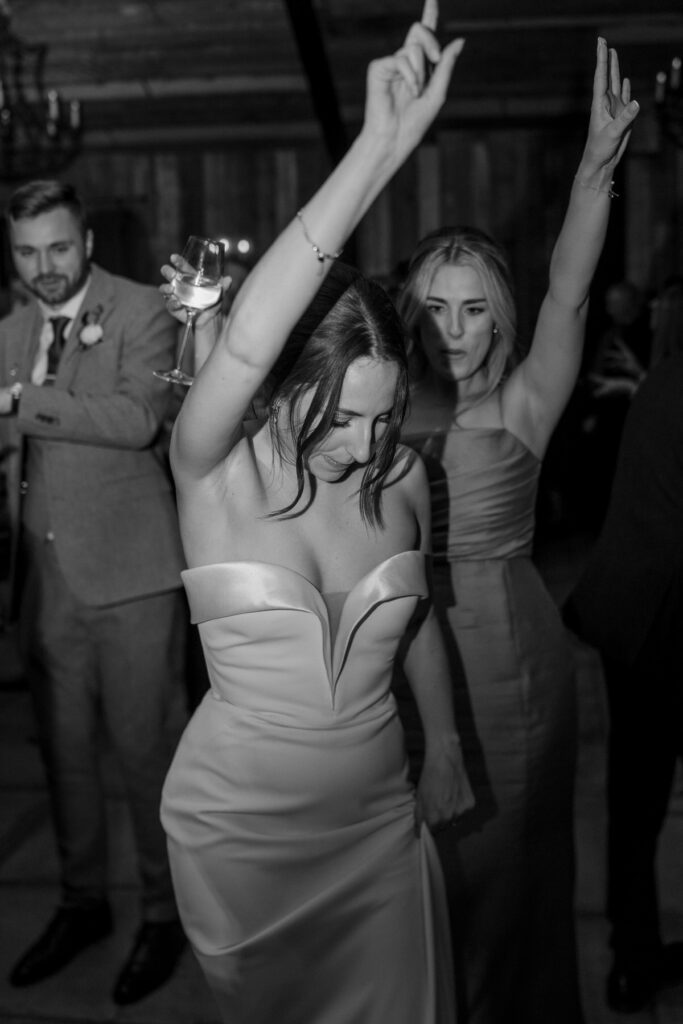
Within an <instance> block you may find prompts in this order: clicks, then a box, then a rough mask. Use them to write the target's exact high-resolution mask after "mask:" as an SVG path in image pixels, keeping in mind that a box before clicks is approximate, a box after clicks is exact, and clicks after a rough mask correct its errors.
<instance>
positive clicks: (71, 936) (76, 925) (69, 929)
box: [9, 903, 112, 986]
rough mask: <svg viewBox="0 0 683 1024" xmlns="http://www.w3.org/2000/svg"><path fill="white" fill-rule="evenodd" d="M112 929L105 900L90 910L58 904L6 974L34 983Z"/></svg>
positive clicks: (20, 983) (20, 981)
mask: <svg viewBox="0 0 683 1024" xmlns="http://www.w3.org/2000/svg"><path fill="white" fill-rule="evenodd" d="M111 930H112V920H111V910H110V909H109V906H108V905H107V904H106V903H104V904H102V906H100V907H95V908H94V909H92V910H83V909H81V908H78V907H60V908H59V909H58V911H57V913H56V914H55V916H54V917H53V918H52V920H51V921H50V923H49V925H48V926H47V928H46V929H45V931H44V932H43V934H42V935H41V936H40V938H39V939H38V941H37V942H35V943H34V944H33V945H32V946H30V947H29V949H28V950H27V951H26V953H24V955H23V956H22V958H21V960H19V962H18V963H17V965H16V966H15V968H14V970H13V971H12V973H11V974H10V976H9V980H10V984H11V985H16V986H23V985H33V983H34V982H36V981H42V980H43V978H49V976H50V975H51V974H56V973H57V971H61V969H62V967H66V965H67V964H68V963H70V962H71V960H73V958H74V957H75V956H77V954H78V953H80V952H81V950H82V949H85V948H86V946H90V945H92V943H93V942H98V941H99V940H100V939H103V938H104V937H105V936H106V935H109V933H110V932H111Z"/></svg>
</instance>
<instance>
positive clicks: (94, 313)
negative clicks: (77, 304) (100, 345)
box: [78, 305, 104, 349]
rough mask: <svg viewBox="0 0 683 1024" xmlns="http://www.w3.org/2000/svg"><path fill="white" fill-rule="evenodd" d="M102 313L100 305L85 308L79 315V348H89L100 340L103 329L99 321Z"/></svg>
mask: <svg viewBox="0 0 683 1024" xmlns="http://www.w3.org/2000/svg"><path fill="white" fill-rule="evenodd" d="M103 313H104V309H103V307H102V306H99V305H98V306H95V308H94V309H89V310H86V312H85V313H84V314H83V316H82V317H81V329H80V331H79V332H78V346H79V348H82V349H83V348H90V347H91V346H92V345H96V344H97V342H98V341H102V338H103V337H104V331H103V329H102V324H101V323H100V317H101V316H102V314H103Z"/></svg>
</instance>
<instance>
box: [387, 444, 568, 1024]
mask: <svg viewBox="0 0 683 1024" xmlns="http://www.w3.org/2000/svg"><path fill="white" fill-rule="evenodd" d="M404 440H405V441H406V442H407V443H409V444H412V445H413V447H415V448H416V449H417V450H419V451H420V452H421V454H422V456H423V459H424V461H425V463H426V465H427V471H428V475H429V478H430V486H431V491H432V515H433V552H434V589H435V596H436V600H437V601H438V603H439V605H440V616H441V619H442V622H443V625H444V630H445V633H446V638H447V643H448V644H449V655H450V658H451V670H452V678H453V685H454V696H455V709H456V721H457V726H458V731H459V733H460V735H461V739H462V742H463V746H464V753H465V759H466V765H467V769H468V773H469V777H470V781H471V784H472V788H473V790H474V795H475V798H476V806H475V808H474V809H473V811H471V812H468V814H466V815H465V816H464V817H463V818H462V819H461V821H460V822H459V824H458V825H457V826H456V827H455V828H454V829H450V830H447V831H445V832H443V833H440V834H439V835H438V836H437V846H438V848H439V853H440V856H441V861H442V865H443V868H444V874H445V876H446V884H447V888H448V892H449V901H450V904H451V924H452V935H453V946H454V955H455V965H456V992H457V996H458V1009H459V1016H458V1020H459V1022H467V1024H551V1022H552V1024H578V1022H581V1021H582V1019H583V1017H582V1012H581V1007H580V999H579V990H578V972H577V964H576V950H575V934H574V917H573V880H574V853H573V782H574V773H575V762H576V745H577V705H576V688H575V665H574V658H573V653H572V648H571V645H570V642H569V639H568V636H567V633H566V631H565V629H564V627H563V625H562V622H561V619H560V616H559V612H558V610H557V609H556V606H555V603H554V601H553V600H552V598H551V596H550V595H549V593H548V592H547V590H546V588H545V586H544V584H543V582H542V580H541V578H540V576H539V574H538V572H537V570H536V569H535V567H534V565H533V563H532V560H531V549H532V540H533V531H534V512H535V502H536V492H537V486H538V478H539V472H540V468H541V464H540V461H539V460H538V459H537V458H536V456H535V455H533V454H532V452H530V451H529V450H528V449H527V448H526V447H525V446H524V444H523V443H522V442H521V441H519V440H518V439H517V438H516V437H514V436H513V435H512V434H510V433H509V432H508V431H506V430H505V429H483V428H475V429H470V428H464V429H463V428H456V427H453V426H451V427H450V428H448V429H446V430H444V431H442V432H437V433H431V434H430V435H429V436H428V437H420V436H419V435H416V434H414V435H413V436H409V437H406V438H404ZM397 695H398V697H399V703H400V706H401V713H402V717H403V718H404V721H405V723H406V729H407V731H408V738H409V745H410V747H411V750H412V753H413V762H414V770H415V771H417V770H418V769H419V759H420V736H419V725H418V722H417V720H416V714H415V709H414V705H413V704H412V702H411V700H410V697H409V695H408V693H407V690H406V687H405V685H404V684H401V683H400V682H399V683H398V684H397Z"/></svg>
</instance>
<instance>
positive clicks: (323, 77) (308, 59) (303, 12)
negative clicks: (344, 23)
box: [284, 0, 348, 164]
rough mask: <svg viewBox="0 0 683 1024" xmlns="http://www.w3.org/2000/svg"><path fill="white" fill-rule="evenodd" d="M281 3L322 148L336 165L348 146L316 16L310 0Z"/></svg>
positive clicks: (292, 0) (288, 0)
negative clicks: (295, 48) (321, 140)
mask: <svg viewBox="0 0 683 1024" xmlns="http://www.w3.org/2000/svg"><path fill="white" fill-rule="evenodd" d="M284 3H285V7H286V8H287V13H288V15H289V20H290V22H291V25H292V30H293V32H294V38H295V41H296V45H297V49H298V51H299V57H300V59H301V64H302V66H303V69H304V73H305V75H306V79H307V81H308V88H309V92H310V96H311V102H312V104H313V109H314V111H315V115H316V118H317V119H318V122H319V124H320V129H321V131H322V135H323V140H324V142H325V148H326V149H327V152H328V154H329V157H330V160H331V161H332V163H333V164H337V163H339V161H340V160H341V158H342V156H343V155H344V153H345V152H346V150H347V148H348V135H347V132H346V126H345V125H344V121H343V119H342V115H341V110H340V106H339V100H338V98H337V91H336V88H335V84H334V79H333V77H332V70H331V68H330V62H329V60H328V58H327V52H326V49H325V43H324V40H323V36H322V32H321V31H320V24H319V22H318V17H317V15H316V13H315V10H314V9H313V4H312V2H311V0H284Z"/></svg>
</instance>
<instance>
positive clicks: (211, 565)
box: [180, 548, 426, 601]
mask: <svg viewBox="0 0 683 1024" xmlns="http://www.w3.org/2000/svg"><path fill="white" fill-rule="evenodd" d="M406 556H412V557H415V556H418V557H421V558H425V557H426V555H425V553H424V552H423V551H419V550H417V549H416V548H413V549H411V550H409V551H397V552H396V554H395V555H389V557H388V558H385V559H384V561H382V562H378V563H377V565H375V566H373V568H372V569H370V570H368V572H366V573H365V575H364V576H361V577H360V579H358V580H357V581H356V582H355V583H354V584H353V586H351V587H349V589H348V590H347V591H345V593H346V596H347V598H348V596H349V595H350V594H352V593H353V592H354V591H355V590H356V589H357V588H358V587H359V586H360V585H361V584H362V583H364V582H365V580H367V579H369V578H370V577H371V576H372V575H373V574H374V573H376V572H377V571H378V570H379V569H381V568H383V567H384V566H385V565H388V564H389V562H393V561H394V560H395V559H398V558H405V557H406ZM245 565H250V566H266V567H267V568H268V569H282V571H283V572H286V573H291V574H292V575H294V576H298V577H299V579H302V580H303V581H304V582H305V583H307V584H308V586H309V587H311V588H312V589H313V590H314V591H315V592H316V594H318V596H319V597H321V598H322V599H323V601H324V597H323V594H324V593H325V592H324V591H322V590H321V589H320V587H316V585H315V583H313V581H312V580H310V579H309V578H308V576H305V575H304V573H302V572H299V571H298V569H292V568H290V566H288V565H280V563H279V562H264V561H262V560H260V559H258V558H239V559H235V560H234V561H230V562H206V563H205V564H204V565H194V566H190V567H189V568H187V569H183V570H182V572H181V573H180V575H181V577H183V578H184V577H185V576H187V575H189V574H190V573H196V572H201V571H202V569H216V568H221V567H223V568H226V569H231V568H233V567H236V566H245Z"/></svg>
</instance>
